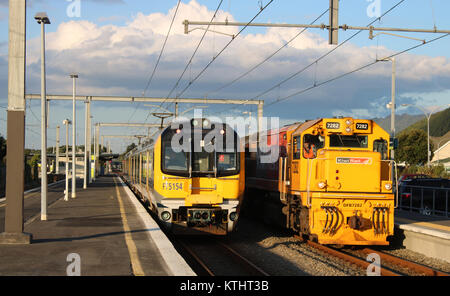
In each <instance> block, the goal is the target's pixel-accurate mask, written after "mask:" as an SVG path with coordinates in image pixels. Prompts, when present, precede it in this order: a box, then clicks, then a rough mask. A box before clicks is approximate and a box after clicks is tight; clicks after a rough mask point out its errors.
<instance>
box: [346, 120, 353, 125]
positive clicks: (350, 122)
mask: <svg viewBox="0 0 450 296" xmlns="http://www.w3.org/2000/svg"><path fill="white" fill-rule="evenodd" d="M352 123H353V122H352V121H351V120H350V119H347V120H346V121H345V124H346V125H351V124H352Z"/></svg>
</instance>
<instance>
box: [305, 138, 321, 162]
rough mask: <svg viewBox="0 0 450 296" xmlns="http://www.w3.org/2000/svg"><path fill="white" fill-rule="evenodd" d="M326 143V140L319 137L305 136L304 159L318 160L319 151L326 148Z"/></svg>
mask: <svg viewBox="0 0 450 296" xmlns="http://www.w3.org/2000/svg"><path fill="white" fill-rule="evenodd" d="M324 144H325V141H324V138H323V137H321V136H319V135H317V136H314V135H310V134H307V135H304V136H303V147H302V151H303V157H304V158H307V159H308V158H316V157H317V150H318V149H321V148H323V147H324Z"/></svg>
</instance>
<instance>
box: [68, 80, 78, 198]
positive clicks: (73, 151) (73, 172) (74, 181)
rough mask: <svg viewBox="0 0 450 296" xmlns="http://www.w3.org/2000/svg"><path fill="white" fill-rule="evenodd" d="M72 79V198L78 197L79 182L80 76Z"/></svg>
mask: <svg viewBox="0 0 450 296" xmlns="http://www.w3.org/2000/svg"><path fill="white" fill-rule="evenodd" d="M70 78H72V81H73V91H72V94H73V97H72V117H73V118H72V121H73V123H72V198H76V197H77V193H76V187H77V186H76V185H77V184H76V181H77V168H76V159H77V157H76V156H77V151H76V150H77V148H76V147H77V143H76V109H75V94H76V89H75V87H76V83H75V81H76V79H77V78H78V74H75V73H72V74H70Z"/></svg>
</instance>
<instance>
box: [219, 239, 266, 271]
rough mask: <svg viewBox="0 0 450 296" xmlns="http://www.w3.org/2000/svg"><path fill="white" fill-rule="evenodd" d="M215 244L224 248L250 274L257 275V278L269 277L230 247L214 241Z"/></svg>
mask: <svg viewBox="0 0 450 296" xmlns="http://www.w3.org/2000/svg"><path fill="white" fill-rule="evenodd" d="M216 243H217V244H218V245H219V246H221V247H222V248H224V249H225V250H226V251H228V252H229V253H230V254H232V256H233V258H235V259H236V261H238V263H239V264H241V266H242V267H244V268H245V269H247V270H249V271H250V272H251V273H254V274H255V275H258V276H270V275H269V274H268V273H267V272H265V271H264V270H262V269H261V268H259V267H258V266H256V265H255V264H254V263H252V262H251V261H249V260H248V259H247V258H245V257H244V256H242V255H241V254H239V253H238V252H237V251H236V250H234V249H233V248H231V247H230V246H228V245H226V244H224V243H222V242H219V241H217V240H216Z"/></svg>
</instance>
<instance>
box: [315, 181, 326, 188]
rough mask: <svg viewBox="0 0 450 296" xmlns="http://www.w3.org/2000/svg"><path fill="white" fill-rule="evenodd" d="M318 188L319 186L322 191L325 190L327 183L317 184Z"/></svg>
mask: <svg viewBox="0 0 450 296" xmlns="http://www.w3.org/2000/svg"><path fill="white" fill-rule="evenodd" d="M317 186H318V187H319V188H320V189H324V188H325V186H327V184H326V183H325V182H319V183H318V184H317Z"/></svg>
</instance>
